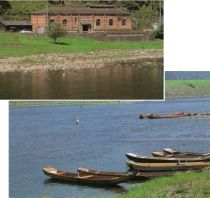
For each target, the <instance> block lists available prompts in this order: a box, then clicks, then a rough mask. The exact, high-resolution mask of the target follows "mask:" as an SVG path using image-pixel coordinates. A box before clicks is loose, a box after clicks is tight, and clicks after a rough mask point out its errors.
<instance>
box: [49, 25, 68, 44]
mask: <svg viewBox="0 0 210 198" xmlns="http://www.w3.org/2000/svg"><path fill="white" fill-rule="evenodd" d="M46 32H47V36H48V37H50V38H52V39H53V42H54V43H56V40H57V38H59V37H64V36H65V35H66V34H67V31H66V29H65V28H63V27H62V26H61V25H60V24H58V23H52V24H50V25H49V26H48V27H47V30H46Z"/></svg>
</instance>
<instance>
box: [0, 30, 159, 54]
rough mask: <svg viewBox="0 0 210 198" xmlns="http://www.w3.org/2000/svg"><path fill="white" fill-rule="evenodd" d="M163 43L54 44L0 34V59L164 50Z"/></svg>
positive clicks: (75, 40)
mask: <svg viewBox="0 0 210 198" xmlns="http://www.w3.org/2000/svg"><path fill="white" fill-rule="evenodd" d="M162 48H163V41H162V40H154V41H115V42H108V41H98V40H94V39H90V38H84V37H79V36H66V37H64V38H60V39H58V43H57V44H54V43H52V41H51V40H50V39H49V38H48V37H45V36H40V37H36V36H35V35H23V34H19V33H5V32H0V57H11V56H12V57H17V56H27V55H34V54H46V53H65V52H90V51H98V50H105V49H162Z"/></svg>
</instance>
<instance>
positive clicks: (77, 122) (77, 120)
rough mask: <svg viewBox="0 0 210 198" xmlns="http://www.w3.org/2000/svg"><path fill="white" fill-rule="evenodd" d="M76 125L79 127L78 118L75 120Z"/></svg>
mask: <svg viewBox="0 0 210 198" xmlns="http://www.w3.org/2000/svg"><path fill="white" fill-rule="evenodd" d="M76 124H77V125H79V118H78V117H77V119H76Z"/></svg>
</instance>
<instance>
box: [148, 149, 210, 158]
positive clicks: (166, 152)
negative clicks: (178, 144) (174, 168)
mask: <svg viewBox="0 0 210 198" xmlns="http://www.w3.org/2000/svg"><path fill="white" fill-rule="evenodd" d="M152 155H153V156H154V157H164V158H198V157H204V158H208V157H210V153H195V152H181V151H176V150H174V149H171V148H165V149H163V151H157V152H152Z"/></svg>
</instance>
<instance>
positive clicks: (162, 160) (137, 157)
mask: <svg viewBox="0 0 210 198" xmlns="http://www.w3.org/2000/svg"><path fill="white" fill-rule="evenodd" d="M125 155H126V157H127V158H128V159H129V160H132V161H134V162H141V163H171V162H176V163H178V162H179V163H180V162H203V161H209V162H210V156H205V157H196V158H191V157H190V156H189V157H187V156H186V157H185V158H174V157H152V156H151V157H148V156H142V155H137V154H134V153H126V154H125Z"/></svg>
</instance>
